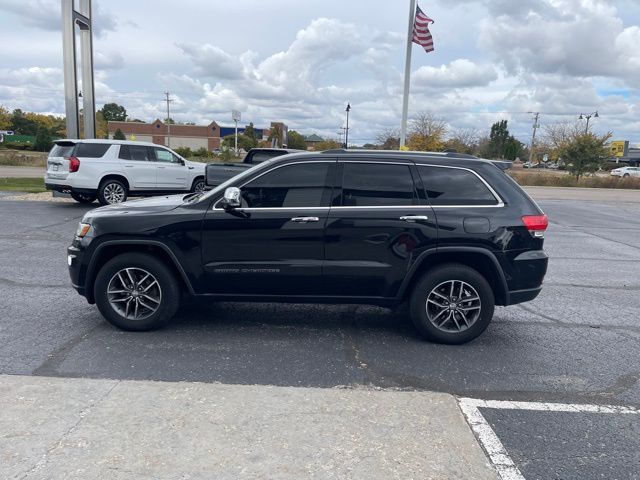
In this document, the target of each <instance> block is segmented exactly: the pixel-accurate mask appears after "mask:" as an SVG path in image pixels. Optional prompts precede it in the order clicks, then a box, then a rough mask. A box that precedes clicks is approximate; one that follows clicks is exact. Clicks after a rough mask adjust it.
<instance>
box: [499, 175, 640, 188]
mask: <svg viewBox="0 0 640 480" xmlns="http://www.w3.org/2000/svg"><path fill="white" fill-rule="evenodd" d="M509 175H510V176H511V177H512V178H513V179H514V180H515V181H516V182H518V184H519V185H526V186H537V187H582V188H623V189H640V178H637V177H636V178H634V177H629V178H620V177H614V176H606V177H601V176H596V175H593V176H583V177H581V178H580V179H579V180H576V178H575V177H574V176H572V175H554V174H545V173H540V174H532V173H525V172H514V171H510V172H509Z"/></svg>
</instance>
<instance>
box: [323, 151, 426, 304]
mask: <svg viewBox="0 0 640 480" xmlns="http://www.w3.org/2000/svg"><path fill="white" fill-rule="evenodd" d="M339 171H340V173H339V174H338V175H341V177H342V182H341V192H339V194H338V195H334V204H333V206H332V207H331V211H330V212H329V218H328V219H327V226H326V244H325V257H326V260H325V265H324V270H323V273H324V279H325V285H326V289H327V293H328V294H329V295H336V296H343V295H346V296H362V297H393V296H395V295H396V294H397V291H398V289H399V287H400V284H401V283H402V281H403V280H404V278H405V276H406V274H407V272H408V270H409V268H410V266H411V265H412V263H413V261H414V260H415V259H416V258H417V256H418V255H419V254H420V253H421V252H423V251H425V250H426V249H429V248H433V247H435V246H436V243H437V228H436V222H435V217H434V214H433V210H432V209H431V207H430V206H429V205H427V204H426V200H425V198H422V197H424V194H423V193H421V192H422V189H421V188H420V182H419V177H418V175H417V172H416V171H415V166H414V165H413V163H409V162H406V161H402V162H393V161H389V162H384V161H371V162H367V161H364V162H363V161H357V162H356V161H347V160H344V161H341V162H340V169H339Z"/></svg>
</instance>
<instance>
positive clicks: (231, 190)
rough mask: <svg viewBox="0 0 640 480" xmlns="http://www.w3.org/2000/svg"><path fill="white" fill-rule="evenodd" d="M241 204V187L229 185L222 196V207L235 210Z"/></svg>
mask: <svg viewBox="0 0 640 480" xmlns="http://www.w3.org/2000/svg"><path fill="white" fill-rule="evenodd" d="M239 206H240V189H239V188H238V187H228V188H227V189H226V190H225V191H224V197H223V198H222V208H224V209H225V210H233V209H234V208H238V207H239Z"/></svg>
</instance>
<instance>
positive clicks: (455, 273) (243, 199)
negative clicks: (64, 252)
mask: <svg viewBox="0 0 640 480" xmlns="http://www.w3.org/2000/svg"><path fill="white" fill-rule="evenodd" d="M546 228H547V217H546V216H545V215H544V214H543V212H542V211H541V210H540V208H539V207H538V206H537V205H536V204H535V203H534V202H533V201H532V200H531V198H529V196H528V195H527V194H526V193H525V192H524V191H523V190H522V189H521V188H520V187H519V186H518V185H517V184H516V183H515V182H514V181H512V180H511V179H510V177H508V176H507V175H506V174H505V173H504V172H503V171H502V170H501V169H500V168H498V167H497V166H496V165H494V164H492V163H491V162H487V161H483V160H479V159H472V158H461V157H460V156H457V155H455V154H414V153H405V152H382V151H379V152H368V151H354V152H351V151H331V152H324V153H305V154H293V155H286V156H282V157H278V158H275V159H272V160H270V161H267V162H264V163H262V164H260V165H258V166H256V167H254V168H252V169H250V170H246V171H245V172H243V173H242V174H240V175H238V176H236V177H234V178H232V179H230V180H229V181H227V182H226V183H224V184H222V185H220V186H219V187H218V188H215V189H214V190H211V191H209V192H206V193H194V194H188V195H174V196H168V197H163V198H160V197H158V198H153V199H149V200H140V201H133V202H127V203H126V204H122V205H114V206H109V207H103V208H99V209H96V210H92V211H90V212H88V213H87V214H86V215H85V217H84V218H83V220H82V222H81V223H80V225H79V227H78V232H77V234H76V236H75V239H74V240H73V243H72V245H71V246H70V247H69V249H68V262H69V269H70V273H71V280H72V282H73V285H74V287H75V288H76V290H77V291H78V292H79V293H80V294H81V295H84V296H85V297H86V298H87V300H88V301H89V303H96V304H97V306H98V308H99V310H100V312H101V313H102V315H103V316H104V317H105V318H106V319H107V320H109V321H110V322H111V323H113V324H114V325H116V326H118V327H120V328H123V329H127V330H148V329H153V328H158V327H161V326H163V325H165V324H166V323H167V322H168V321H169V320H170V319H171V318H172V317H173V315H174V314H175V312H176V310H177V309H178V306H179V302H180V298H181V296H182V295H183V294H184V293H188V294H190V295H196V296H202V297H209V298H210V299H212V300H237V301H243V302H244V301H261V302H264V301H267V302H271V301H276V302H306V303H309V302H314V303H319V302H325V303H363V304H374V305H381V306H386V307H393V306H396V305H398V304H401V303H402V302H405V301H407V302H408V303H409V307H410V315H411V318H412V319H413V322H414V323H415V325H416V327H417V329H418V330H419V331H420V332H421V333H422V334H423V335H424V336H425V337H426V338H428V339H430V340H433V341H437V342H443V343H464V342H467V341H469V340H472V339H473V338H475V337H477V336H478V335H480V333H482V332H483V331H484V330H485V328H486V327H487V325H488V324H489V322H490V321H491V318H492V316H493V310H494V305H513V304H516V303H521V302H526V301H528V300H532V299H534V298H535V297H536V296H537V295H538V294H539V292H540V289H541V285H542V281H543V278H544V275H545V273H546V270H547V261H548V257H547V255H546V253H545V252H544V251H543V241H544V232H545V230H546Z"/></svg>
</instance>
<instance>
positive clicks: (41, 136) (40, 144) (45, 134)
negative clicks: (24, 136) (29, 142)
mask: <svg viewBox="0 0 640 480" xmlns="http://www.w3.org/2000/svg"><path fill="white" fill-rule="evenodd" d="M51 147H53V140H52V139H51V133H50V132H49V130H47V129H46V128H45V127H38V131H37V133H36V140H35V142H34V144H33V149H34V150H36V151H38V152H48V151H49V150H51Z"/></svg>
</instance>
